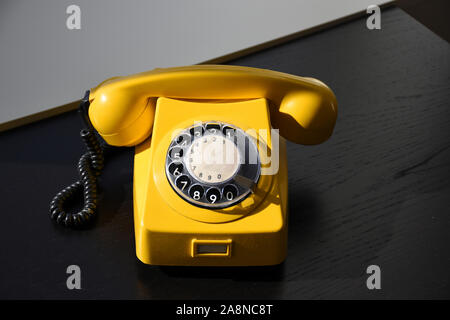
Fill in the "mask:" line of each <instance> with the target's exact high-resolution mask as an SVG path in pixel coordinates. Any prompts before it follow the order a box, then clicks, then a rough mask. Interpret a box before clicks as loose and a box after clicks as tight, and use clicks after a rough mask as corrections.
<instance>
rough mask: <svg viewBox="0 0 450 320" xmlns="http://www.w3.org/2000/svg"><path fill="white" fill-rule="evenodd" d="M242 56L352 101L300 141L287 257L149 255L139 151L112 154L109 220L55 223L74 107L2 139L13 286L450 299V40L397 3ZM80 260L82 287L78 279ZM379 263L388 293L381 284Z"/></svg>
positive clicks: (0, 292) (0, 207)
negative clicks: (329, 133)
mask: <svg viewBox="0 0 450 320" xmlns="http://www.w3.org/2000/svg"><path fill="white" fill-rule="evenodd" d="M231 64H236V65H245V66H252V67H260V68H268V69H273V70H278V71H283V72H288V73H292V74H297V75H303V76H311V77H315V78H318V79H321V80H323V81H324V82H325V83H327V84H329V85H330V87H331V88H332V89H333V90H334V91H335V93H336V95H337V98H338V102H339V118H338V122H337V126H336V130H335V132H334V135H333V137H332V138H331V139H330V140H329V141H328V142H326V143H324V144H323V145H319V146H313V147H305V146H298V145H294V144H291V143H290V144H289V145H288V158H289V197H290V198H289V207H290V220H289V223H290V225H289V250H288V258H287V260H286V261H285V263H283V264H281V265H279V266H275V267H258V268H185V267H156V266H147V265H144V264H142V263H141V262H139V261H138V260H137V259H136V257H135V246H134V230H133V217H132V209H133V208H132V171H133V167H132V164H133V162H132V161H133V149H131V148H120V149H116V150H114V151H113V152H112V153H111V154H110V160H109V162H108V164H107V167H106V169H105V172H104V174H103V176H102V180H101V183H100V187H101V188H102V190H103V193H102V198H101V208H100V211H99V218H98V220H97V221H96V223H95V225H94V226H92V227H91V228H88V229H86V230H81V231H74V230H66V229H63V228H61V227H59V226H56V225H54V224H53V223H51V221H50V220H49V218H48V203H49V201H50V200H51V198H52V197H53V195H54V194H55V192H57V191H58V190H59V189H61V188H62V187H64V186H66V185H67V184H68V183H69V182H71V181H73V180H74V179H75V178H76V177H77V173H76V170H75V165H76V162H77V160H78V157H79V156H80V155H81V153H82V152H83V146H82V143H81V141H80V139H79V136H78V131H79V130H80V128H81V123H80V121H79V119H78V116H77V115H76V113H75V112H70V113H67V114H64V115H61V116H57V117H54V118H51V119H48V120H45V121H40V122H38V123H35V124H32V125H28V126H25V127H21V128H18V129H15V130H12V131H8V132H5V133H3V134H1V135H0V147H1V148H0V150H1V156H0V163H1V170H0V178H1V182H2V183H1V185H0V196H1V201H0V212H1V219H2V221H1V224H0V252H1V254H0V259H1V261H0V262H1V263H0V298H63V299H65V298H87V299H90V298H168V299H172V298H180V299H185V298H213V299H215V298H226V299H228V298H231V299H246V298H275V299H283V298H284V299H286V298H288V299H302V298H344V299H345V298H363V299H366V298H450V274H449V273H450V250H449V249H450V232H449V231H450V209H449V207H450V180H449V178H450V103H449V101H450V90H449V89H450V82H449V76H450V73H449V70H450V47H449V44H448V43H447V42H445V41H444V40H442V39H440V38H438V37H437V36H436V35H434V34H433V33H432V32H430V31H429V30H427V29H426V28H424V27H423V26H421V25H420V24H419V23H417V22H416V21H415V20H414V19H412V18H411V17H409V16H408V15H407V14H405V13H404V12H403V11H401V10H400V9H398V8H392V9H388V10H385V11H383V13H382V29H381V30H374V31H370V30H368V29H367V28H366V23H365V18H362V19H357V20H354V21H352V22H349V23H346V24H343V25H340V26H338V27H334V28H332V29H330V30H326V31H323V32H320V33H317V34H314V35H312V36H309V37H305V38H302V39H299V40H295V41H292V42H290V43H287V44H284V45H281V46H278V47H275V48H271V49H267V50H264V51H262V52H259V53H256V54H252V55H250V56H247V57H244V58H240V59H238V60H234V61H232V62H231ZM43 81H45V79H43ZM24 94H26V93H25V92H24ZM81 94H82V93H81V92H80V95H81ZM1 107H2V108H7V107H8V106H5V105H1ZM72 264H75V265H79V266H80V268H81V274H82V277H81V285H82V289H81V290H72V291H70V290H68V289H67V288H66V279H67V276H68V275H67V274H66V268H67V266H69V265H72ZM369 265H378V266H379V267H380V268H381V290H368V289H367V287H366V279H367V277H368V275H367V274H366V268H367V267H368V266H369Z"/></svg>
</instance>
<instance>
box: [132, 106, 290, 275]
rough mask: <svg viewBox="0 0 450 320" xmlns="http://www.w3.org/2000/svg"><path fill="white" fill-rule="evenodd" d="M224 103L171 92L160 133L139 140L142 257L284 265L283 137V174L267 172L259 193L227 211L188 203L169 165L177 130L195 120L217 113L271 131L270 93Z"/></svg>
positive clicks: (137, 205)
mask: <svg viewBox="0 0 450 320" xmlns="http://www.w3.org/2000/svg"><path fill="white" fill-rule="evenodd" d="M218 104H219V103H217V102H216V103H214V102H192V101H180V100H174V99H168V98H159V99H158V101H157V104H156V114H155V123H154V127H153V133H152V137H151V138H149V139H147V140H146V141H144V142H143V143H141V144H140V145H138V146H136V152H135V162H134V222H135V239H136V255H137V257H138V258H139V260H141V261H142V262H143V263H146V264H151V265H170V266H263V265H276V264H279V263H281V262H282V261H283V260H284V259H285V257H286V251H287V180H288V179H287V161H286V145H285V140H284V139H283V138H282V137H280V141H279V159H278V163H279V167H278V170H277V172H276V173H275V174H272V175H261V176H260V179H259V181H258V184H257V186H256V190H255V192H254V193H253V194H251V195H250V196H248V197H247V198H245V200H243V201H242V202H240V203H239V204H236V205H234V206H233V207H229V208H226V209H217V210H211V209H205V208H201V207H198V206H194V205H192V204H190V203H188V202H186V201H185V200H183V199H182V198H181V197H179V196H178V195H177V194H176V193H175V191H174V190H173V189H172V188H171V186H170V185H169V182H168V179H167V177H166V175H165V172H164V170H161V168H164V161H165V155H166V152H167V148H168V146H169V145H170V141H171V140H172V138H173V136H172V134H171V133H172V132H173V131H174V129H176V128H180V127H182V128H183V127H186V126H187V125H188V124H191V123H192V122H193V121H207V120H211V119H214V120H217V121H223V122H227V123H232V124H234V125H236V126H237V127H239V128H242V129H243V130H247V129H252V128H253V129H256V130H259V129H268V130H269V131H270V129H271V125H270V115H269V109H268V104H267V101H266V100H265V99H255V100H247V101H239V102H226V103H223V102H222V103H220V106H218ZM207 111H209V112H210V113H211V114H209V113H208V112H207ZM236 114H239V117H236ZM270 139H271V136H270V134H269V136H268V137H267V138H266V142H267V145H272V144H271V140H270ZM258 148H259V146H258ZM261 154H262V153H261ZM263 160H264V159H263Z"/></svg>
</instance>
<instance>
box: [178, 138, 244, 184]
mask: <svg viewBox="0 0 450 320" xmlns="http://www.w3.org/2000/svg"><path fill="white" fill-rule="evenodd" d="M240 161H241V159H240V154H239V150H238V148H237V147H236V145H235V144H234V143H233V142H232V141H231V140H229V139H227V138H225V137H223V136H221V135H206V136H203V137H201V138H199V139H196V140H195V141H194V142H193V143H192V145H191V146H190V147H189V149H188V150H187V153H186V165H187V169H188V171H189V172H190V174H191V175H192V176H193V177H195V178H196V179H197V180H199V181H201V182H204V183H221V182H224V181H226V180H228V179H230V178H232V177H233V176H234V175H235V174H236V172H237V171H238V169H239V165H240Z"/></svg>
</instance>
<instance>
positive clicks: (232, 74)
mask: <svg viewBox="0 0 450 320" xmlns="http://www.w3.org/2000/svg"><path fill="white" fill-rule="evenodd" d="M81 109H83V110H84V111H85V112H87V113H88V116H86V118H87V122H88V129H86V130H83V131H82V132H81V136H82V137H83V139H84V141H85V143H86V145H87V148H88V152H87V153H86V154H84V155H83V156H82V157H81V159H80V162H79V165H78V168H79V172H80V177H81V179H80V181H77V182H76V183H74V184H72V185H71V186H69V187H68V188H66V189H65V190H63V191H62V192H60V193H59V194H58V195H57V196H56V197H55V199H54V200H53V201H52V203H51V217H52V218H53V219H55V220H56V221H58V222H59V223H61V224H63V225H66V226H78V225H82V224H84V223H85V222H88V221H90V220H91V218H92V217H93V216H94V214H95V210H96V207H97V200H96V199H97V189H96V177H97V176H98V175H99V174H100V171H101V169H102V167H103V153H102V147H101V144H100V143H99V141H98V140H97V139H96V136H95V132H94V129H92V127H93V128H95V131H96V132H97V133H98V134H99V135H100V136H101V137H102V138H103V139H104V141H105V142H106V143H107V144H109V145H113V146H136V151H135V160H134V162H135V163H134V182H133V183H134V196H133V197H134V221H135V235H136V253H137V256H138V258H139V259H140V260H141V261H142V262H144V263H147V264H157V265H211V266H214V265H222V266H226V265H270V264H276V263H280V262H281V261H282V260H283V259H284V257H285V254H286V245H287V168H286V162H287V161H286V151H285V140H284V139H283V137H284V138H286V139H287V140H290V141H292V142H295V143H299V144H305V145H311V144H318V143H321V142H324V141H325V140H327V139H328V138H329V137H330V136H331V134H332V132H333V128H334V124H335V122H336V118H337V102H336V98H335V96H334V94H333V92H332V91H331V90H330V89H329V88H328V87H327V86H326V85H325V84H323V83H322V82H320V81H318V80H316V79H312V78H302V77H298V76H293V75H289V74H285V73H281V72H275V71H270V70H263V69H256V68H249V67H238V66H221V65H202V66H188V67H177V68H167V69H155V70H152V71H149V72H144V73H140V74H136V75H131V76H126V77H116V78H112V79H109V80H106V81H104V82H103V83H101V84H100V85H98V86H97V87H96V88H93V89H92V90H91V91H90V92H88V93H87V95H86V97H85V98H84V99H83V101H82V104H81ZM91 126H92V127H91ZM90 128H91V129H90ZM273 128H276V129H278V130H279V133H280V135H281V136H282V138H279V137H278V136H277V131H273V130H272V129H273ZM274 168H275V169H274ZM82 188H83V189H84V201H85V206H84V208H83V210H81V211H80V212H78V213H75V214H70V213H68V212H66V211H64V201H65V200H66V199H67V198H69V197H72V196H73V195H74V193H75V192H76V191H77V190H80V189H82Z"/></svg>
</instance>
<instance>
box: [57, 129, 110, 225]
mask: <svg viewBox="0 0 450 320" xmlns="http://www.w3.org/2000/svg"><path fill="white" fill-rule="evenodd" d="M80 136H81V138H82V139H83V141H84V143H85V145H86V148H87V152H86V153H85V154H83V155H82V156H81V158H80V160H79V161H78V174H79V175H80V180H78V181H76V182H74V183H72V184H71V185H70V186H68V187H66V188H64V189H63V190H61V191H60V192H59V193H58V194H57V195H56V196H55V197H54V198H53V200H52V202H51V203H50V217H51V218H52V219H53V220H55V221H56V222H57V223H58V224H61V225H64V226H66V227H80V226H83V225H85V224H87V223H88V222H89V221H91V220H92V218H93V217H94V216H95V214H96V209H97V201H98V192H97V177H98V176H99V175H100V173H101V171H102V169H103V167H104V157H103V148H102V147H101V145H100V143H99V141H98V140H97V137H96V136H95V134H94V132H93V131H91V130H88V129H83V130H81V132H80ZM81 190H83V200H84V205H83V209H82V210H81V211H79V212H76V213H69V212H67V211H65V210H64V207H65V204H66V203H67V202H68V201H69V200H72V199H73V198H74V197H76V196H77V195H79V193H80V191H81Z"/></svg>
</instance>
